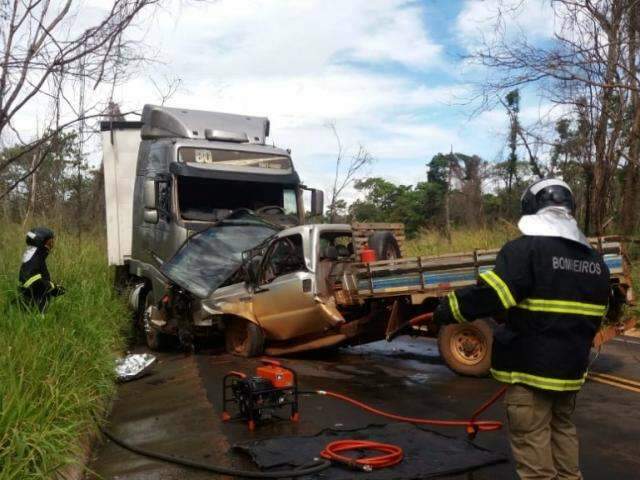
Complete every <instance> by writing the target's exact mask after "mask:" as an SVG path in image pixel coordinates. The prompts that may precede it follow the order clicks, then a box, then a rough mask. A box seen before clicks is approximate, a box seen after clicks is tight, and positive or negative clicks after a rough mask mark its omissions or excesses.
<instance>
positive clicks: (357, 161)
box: [327, 122, 373, 222]
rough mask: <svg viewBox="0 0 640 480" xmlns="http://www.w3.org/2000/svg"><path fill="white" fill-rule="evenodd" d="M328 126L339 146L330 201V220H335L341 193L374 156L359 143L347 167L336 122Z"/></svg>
mask: <svg viewBox="0 0 640 480" xmlns="http://www.w3.org/2000/svg"><path fill="white" fill-rule="evenodd" d="M327 128H329V129H330V130H331V132H332V133H333V136H334V137H335V139H336V144H337V147H338V151H337V154H336V167H335V174H334V177H333V187H332V188H331V203H329V220H330V221H331V222H335V221H336V218H337V216H338V205H339V203H340V195H341V194H342V193H343V192H344V189H345V188H347V187H348V186H349V185H351V184H352V183H353V181H354V180H355V177H356V175H357V174H358V172H360V171H361V170H362V169H363V168H364V167H365V166H367V165H370V164H371V162H372V161H373V157H372V156H371V154H370V153H369V151H368V150H367V149H366V148H365V147H363V146H362V145H359V146H358V151H357V152H356V153H355V154H354V155H352V156H351V158H350V159H349V163H348V164H347V165H346V169H345V168H344V165H343V161H344V147H343V145H342V141H341V140H340V135H338V131H337V129H336V125H335V123H334V122H331V123H328V124H327Z"/></svg>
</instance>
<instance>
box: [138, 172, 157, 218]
mask: <svg viewBox="0 0 640 480" xmlns="http://www.w3.org/2000/svg"><path fill="white" fill-rule="evenodd" d="M142 193H143V200H144V216H143V219H144V221H145V222H147V223H158V210H157V208H156V182H155V181H154V180H153V179H147V180H145V181H144V189H143V192H142Z"/></svg>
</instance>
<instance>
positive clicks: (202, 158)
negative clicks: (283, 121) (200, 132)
mask: <svg viewBox="0 0 640 480" xmlns="http://www.w3.org/2000/svg"><path fill="white" fill-rule="evenodd" d="M178 161H179V162H183V163H203V164H216V165H235V166H239V167H253V168H260V169H263V168H267V169H275V170H291V169H292V166H291V159H290V158H289V157H287V156H284V155H273V154H269V153H262V152H260V153H257V152H242V151H235V150H214V149H211V148H195V147H181V148H180V149H179V150H178Z"/></svg>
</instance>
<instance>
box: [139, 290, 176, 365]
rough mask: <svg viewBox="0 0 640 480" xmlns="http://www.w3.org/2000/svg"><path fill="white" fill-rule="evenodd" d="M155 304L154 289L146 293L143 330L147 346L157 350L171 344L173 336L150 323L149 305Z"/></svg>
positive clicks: (164, 348)
mask: <svg viewBox="0 0 640 480" xmlns="http://www.w3.org/2000/svg"><path fill="white" fill-rule="evenodd" d="M151 306H153V291H152V290H148V291H147V292H145V295H144V310H143V312H142V314H143V320H142V325H143V332H144V339H145V343H146V344H147V347H149V348H150V349H151V350H153V351H155V352H160V351H162V350H166V349H167V348H168V347H169V345H171V336H170V335H167V334H166V333H163V332H161V331H160V330H158V329H157V328H156V327H154V326H153V325H151V324H150V323H149V307H151Z"/></svg>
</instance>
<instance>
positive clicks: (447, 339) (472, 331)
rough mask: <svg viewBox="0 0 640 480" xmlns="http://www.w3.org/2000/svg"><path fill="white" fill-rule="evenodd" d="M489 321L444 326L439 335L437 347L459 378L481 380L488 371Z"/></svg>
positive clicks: (491, 333)
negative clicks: (463, 376)
mask: <svg viewBox="0 0 640 480" xmlns="http://www.w3.org/2000/svg"><path fill="white" fill-rule="evenodd" d="M492 323H493V322H492V321H491V320H485V319H480V320H475V321H473V322H468V323H460V324H454V325H445V326H444V327H441V328H440V331H439V333H438V348H439V350H440V355H441V356H442V359H443V360H444V361H445V363H446V364H447V366H448V367H449V368H450V369H451V370H453V371H454V372H456V373H459V374H460V375H466V376H472V377H484V376H487V375H488V374H489V369H490V368H491V348H492V345H493V327H492Z"/></svg>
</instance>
